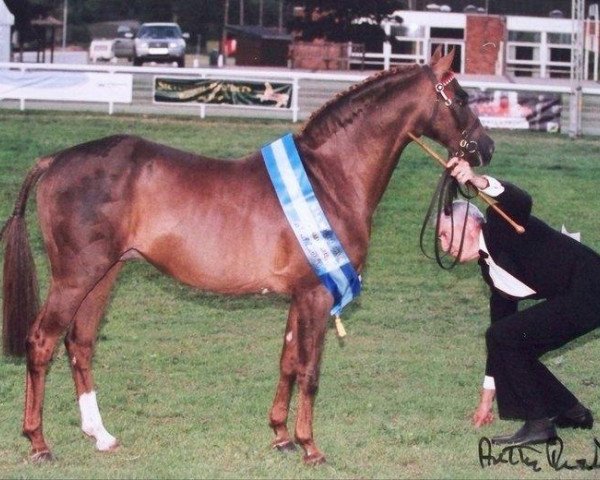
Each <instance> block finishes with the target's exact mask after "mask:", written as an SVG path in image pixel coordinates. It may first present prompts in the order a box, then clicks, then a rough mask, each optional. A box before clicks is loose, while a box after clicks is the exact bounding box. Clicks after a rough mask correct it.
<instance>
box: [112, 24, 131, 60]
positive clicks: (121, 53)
mask: <svg viewBox="0 0 600 480" xmlns="http://www.w3.org/2000/svg"><path fill="white" fill-rule="evenodd" d="M134 36H135V31H134V29H133V28H132V27H130V26H129V25H119V28H118V29H117V38H115V41H114V42H113V47H112V48H113V53H114V55H115V57H117V58H126V59H127V61H129V62H131V60H133V52H134V46H133V37H134Z"/></svg>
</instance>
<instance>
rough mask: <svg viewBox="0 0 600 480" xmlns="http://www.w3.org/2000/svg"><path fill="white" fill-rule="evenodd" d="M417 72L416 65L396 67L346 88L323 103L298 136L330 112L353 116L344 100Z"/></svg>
mask: <svg viewBox="0 0 600 480" xmlns="http://www.w3.org/2000/svg"><path fill="white" fill-rule="evenodd" d="M418 70H420V68H419V66H418V65H416V64H413V65H401V66H396V67H393V68H391V69H390V70H383V71H381V72H379V73H377V74H375V75H372V76H370V77H368V78H366V79H365V80H363V81H362V82H359V83H356V84H354V85H352V86H350V87H348V88H347V89H346V90H343V91H341V92H340V93H338V94H337V95H335V96H334V97H333V98H331V99H330V100H328V101H327V102H326V103H324V104H323V106H321V107H320V108H319V109H318V110H315V111H314V112H313V113H312V114H311V115H310V117H309V118H308V120H307V122H306V124H305V125H304V127H303V128H302V130H301V131H300V134H301V135H304V134H306V133H308V131H309V130H310V129H311V128H314V127H315V124H318V123H320V121H321V120H323V119H324V118H327V117H329V115H330V113H331V112H332V110H336V111H337V113H338V115H339V117H341V118H343V117H351V116H353V115H354V111H353V109H352V108H349V105H348V102H345V100H347V99H349V98H350V97H355V96H357V94H359V93H362V92H363V91H364V90H367V89H370V88H371V87H373V86H374V85H376V84H379V83H384V82H383V81H384V80H387V79H390V78H394V79H395V81H396V82H397V83H401V82H402V81H403V80H405V79H408V78H412V77H413V76H414V75H415V73H416V72H417V71H418ZM336 107H337V108H336ZM344 107H346V108H344ZM341 123H347V122H341Z"/></svg>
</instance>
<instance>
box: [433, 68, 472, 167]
mask: <svg viewBox="0 0 600 480" xmlns="http://www.w3.org/2000/svg"><path fill="white" fill-rule="evenodd" d="M422 68H423V70H424V71H425V73H426V74H427V77H428V78H429V80H430V81H431V83H432V84H433V87H434V88H435V92H436V95H437V96H438V97H440V98H441V100H442V102H443V103H444V105H445V106H446V107H448V108H449V109H450V112H451V113H452V117H453V118H454V120H455V121H456V124H457V125H458V126H459V128H462V124H463V123H466V122H465V121H464V120H465V119H466V118H467V117H466V116H465V114H466V113H467V111H468V108H469V107H468V95H467V94H466V92H464V91H463V90H462V89H459V90H457V91H456V89H455V91H456V97H455V98H454V99H453V98H451V97H450V96H449V95H448V94H447V93H446V87H447V86H448V85H450V84H451V83H452V82H454V81H456V78H455V77H454V73H453V72H447V73H446V74H445V75H444V76H443V77H442V78H441V79H440V80H438V79H437V77H436V76H435V74H434V73H433V70H432V69H431V67H430V66H429V65H422ZM457 98H458V100H457ZM439 104H440V102H439V101H436V102H435V105H434V108H433V111H432V113H431V118H430V120H429V123H430V124H431V123H433V121H434V119H435V117H436V116H437V113H438V109H439ZM479 126H481V123H480V122H479V118H477V117H476V116H473V120H472V122H471V123H470V124H469V125H467V126H466V127H464V128H463V130H462V132H461V140H460V142H459V149H458V151H456V152H454V154H453V156H455V157H461V158H462V157H465V156H466V155H467V154H470V155H473V154H476V155H477V156H478V157H479V163H480V164H481V163H482V161H481V156H480V155H479V144H478V143H477V141H476V140H473V139H472V138H471V135H472V134H473V132H474V131H475V129H476V128H478V127H479Z"/></svg>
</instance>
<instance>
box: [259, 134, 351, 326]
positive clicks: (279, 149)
mask: <svg viewBox="0 0 600 480" xmlns="http://www.w3.org/2000/svg"><path fill="white" fill-rule="evenodd" d="M262 155H263V158H264V161H265V165H266V167H267V171H268V172H269V176H270V177H271V182H273V186H274V187H275V191H276V193H277V197H278V198H279V203H281V206H282V208H283V211H284V213H285V216H286V217H287V220H288V222H289V224H290V226H291V227H292V230H293V231H294V234H295V235H296V238H297V239H298V241H299V242H300V246H301V247H302V250H303V251H304V255H306V258H307V260H308V262H309V263H310V266H311V267H312V269H313V270H314V272H315V273H316V275H317V276H318V277H319V278H320V279H321V282H322V283H323V285H325V287H326V288H327V289H328V290H329V291H330V292H331V294H332V295H333V300H334V301H333V308H332V309H331V314H332V315H337V314H338V313H339V312H341V311H342V308H344V307H345V306H346V305H347V304H348V303H350V302H351V301H352V299H353V298H354V297H357V296H358V295H359V294H360V287H361V285H360V277H359V275H358V274H357V273H356V270H354V267H353V266H352V264H351V263H350V259H349V258H348V255H346V252H345V251H344V247H342V244H341V243H340V241H339V240H338V238H337V235H336V234H335V232H334V231H333V230H332V229H331V226H330V225H329V222H328V221H327V218H326V217H325V213H324V212H323V209H322V208H321V205H319V201H318V200H317V197H316V196H315V192H314V191H313V189H312V186H311V184H310V181H309V180H308V176H307V175H306V171H305V170H304V166H303V165H302V161H301V160H300V155H299V154H298V150H297V149H296V145H295V144H294V138H293V136H292V134H288V135H286V136H284V137H282V138H280V139H279V140H276V141H275V142H273V143H271V144H269V145H266V146H265V147H263V148H262Z"/></svg>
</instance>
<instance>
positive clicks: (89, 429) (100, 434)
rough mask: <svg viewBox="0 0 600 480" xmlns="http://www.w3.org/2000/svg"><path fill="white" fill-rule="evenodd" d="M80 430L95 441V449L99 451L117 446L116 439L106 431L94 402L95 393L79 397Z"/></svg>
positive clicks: (96, 404) (96, 403)
mask: <svg viewBox="0 0 600 480" xmlns="http://www.w3.org/2000/svg"><path fill="white" fill-rule="evenodd" d="M79 411H80V412H81V429H82V430H83V433H85V434H86V435H89V436H90V437H94V438H95V439H96V448H97V449H98V450H100V451H106V450H111V449H113V448H115V447H116V446H117V439H116V438H115V437H113V436H112V435H111V434H110V433H108V432H107V431H106V429H105V428H104V425H103V424H102V417H101V416H100V410H99V409H98V402H97V401H96V392H95V391H93V390H92V391H91V392H89V393H84V394H83V395H81V397H79Z"/></svg>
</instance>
